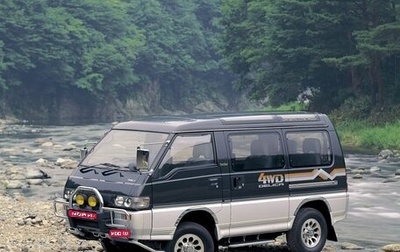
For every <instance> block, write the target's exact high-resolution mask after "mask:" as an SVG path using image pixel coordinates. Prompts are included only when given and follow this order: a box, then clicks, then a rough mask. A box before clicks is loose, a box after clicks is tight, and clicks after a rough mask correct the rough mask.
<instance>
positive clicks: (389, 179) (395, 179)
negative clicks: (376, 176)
mask: <svg viewBox="0 0 400 252" xmlns="http://www.w3.org/2000/svg"><path fill="white" fill-rule="evenodd" d="M393 182H399V179H398V178H388V179H385V180H384V181H382V183H393Z"/></svg>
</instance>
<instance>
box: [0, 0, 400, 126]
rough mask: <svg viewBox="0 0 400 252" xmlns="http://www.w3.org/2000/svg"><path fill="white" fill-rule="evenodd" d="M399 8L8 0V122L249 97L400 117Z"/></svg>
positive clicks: (2, 57) (310, 0)
mask: <svg viewBox="0 0 400 252" xmlns="http://www.w3.org/2000/svg"><path fill="white" fill-rule="evenodd" d="M399 6H400V0H346V1H343V0H224V1H220V0H103V1H98V0H2V3H1V4H0V101H1V102H0V117H3V118H5V117H8V116H15V117H17V118H21V119H28V120H42V121H47V122H61V121H63V120H83V119H89V120H92V121H104V120H110V119H114V118H118V117H130V116H135V115H141V114H162V113H167V112H168V113H174V112H177V113H193V112H196V110H195V109H194V108H195V107H196V106H198V105H199V104H202V103H205V102H207V101H210V102H212V103H213V104H215V106H216V107H218V109H220V110H222V111H224V110H240V109H243V108H245V107H244V106H243V103H246V100H250V101H252V102H253V103H255V104H261V105H263V106H268V105H269V106H273V107H277V106H280V105H282V104H288V103H290V102H303V103H305V104H307V109H308V110H312V111H319V112H324V113H330V114H332V115H333V117H334V118H336V119H341V118H342V117H349V118H352V119H366V118H369V119H371V120H372V121H382V120H383V121H390V120H393V119H395V118H398V117H397V115H400V112H399V111H400V71H399V70H400V57H399V56H400V43H399V41H400V21H399ZM243 97H246V99H243ZM213 109H214V108H213Z"/></svg>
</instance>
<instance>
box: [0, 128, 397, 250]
mask: <svg viewBox="0 0 400 252" xmlns="http://www.w3.org/2000/svg"><path fill="white" fill-rule="evenodd" d="M7 127H8V126H7ZM34 130H36V129H34ZM14 131H15V130H13V131H8V130H7V128H6V126H3V125H1V123H0V133H3V134H10V133H9V132H14ZM15 132H17V131H15ZM28 133H36V132H33V129H28ZM89 133H90V132H89ZM96 134H97V133H96ZM96 136H97V135H96ZM96 136H95V137H96ZM75 138H76V137H75ZM78 140H82V141H87V139H80V138H78ZM26 145H27V144H26V143H25V142H22V143H21V146H19V145H14V147H4V146H3V147H1V146H0V154H2V157H4V159H2V158H0V206H1V207H0V252H6V251H7V252H21V251H22V252H41V251H43V252H46V251H49V252H50V251H52V252H53V251H71V252H72V251H88V252H94V251H98V252H100V251H103V249H102V247H101V246H100V243H99V242H97V241H82V240H79V239H77V238H75V237H74V236H72V235H71V234H69V233H68V232H66V228H65V221H64V220H63V219H60V218H58V217H56V216H55V215H54V213H53V204H52V198H54V197H55V196H56V195H57V194H58V193H59V192H60V191H62V186H63V183H64V181H65V178H66V176H67V175H68V174H69V173H70V172H71V169H73V168H74V167H75V166H76V165H77V162H78V161H77V159H78V157H76V153H78V152H79V151H78V148H77V147H75V146H81V144H80V143H79V144H76V143H75V142H71V141H70V139H68V140H67V141H65V142H58V140H57V139H56V138H54V137H52V138H41V139H32V142H31V143H30V144H29V145H28V146H26ZM22 146H23V147H22ZM381 154H382V153H381ZM383 154H384V155H383ZM383 154H382V156H385V157H384V158H387V157H388V156H389V157H390V156H391V157H393V156H394V155H393V153H390V152H389V153H387V152H386V153H383ZM25 156H29V157H30V160H33V161H29V162H27V163H25V164H21V163H16V162H13V160H19V159H21V158H23V157H25ZM49 157H51V158H49ZM375 172H379V167H371V168H370V169H353V170H349V178H351V179H353V180H362V179H363V176H370V174H371V173H375ZM395 175H397V176H390V177H388V178H387V180H386V178H385V181H384V182H385V183H389V182H392V183H398V181H399V178H400V170H399V171H397V172H396V174H395ZM27 191H29V192H30V197H27V193H26V192H27ZM32 195H33V196H32ZM236 251H263V252H266V251H269V252H270V251H276V252H286V251H288V249H287V247H286V245H285V240H284V239H283V238H282V237H281V238H280V239H278V240H277V241H276V243H275V244H272V245H271V246H268V247H264V248H250V249H248V250H243V249H241V250H236ZM324 251H325V252H328V251H329V252H330V251H384V252H396V251H397V252H400V244H388V245H386V246H383V247H382V248H379V249H377V250H365V249H364V248H363V247H361V246H358V245H357V244H351V243H333V242H328V243H327V245H326V247H325V249H324Z"/></svg>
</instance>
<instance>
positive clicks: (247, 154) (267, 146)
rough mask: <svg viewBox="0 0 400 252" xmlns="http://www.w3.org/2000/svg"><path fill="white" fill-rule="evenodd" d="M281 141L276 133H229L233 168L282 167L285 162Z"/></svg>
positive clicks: (260, 168) (243, 169)
mask: <svg viewBox="0 0 400 252" xmlns="http://www.w3.org/2000/svg"><path fill="white" fill-rule="evenodd" d="M281 143H282V142H281V138H280V135H279V134H278V133H257V134H231V135H229V144H230V149H231V161H232V168H233V170H234V171H250V170H264V169H274V168H275V169H276V168H282V167H283V166H284V165H285V162H284V156H283V150H282V144H281Z"/></svg>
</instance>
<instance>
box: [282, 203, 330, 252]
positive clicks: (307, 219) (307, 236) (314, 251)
mask: <svg viewBox="0 0 400 252" xmlns="http://www.w3.org/2000/svg"><path fill="white" fill-rule="evenodd" d="M327 233H328V228H327V224H326V220H325V217H324V216H323V215H322V214H321V212H319V211H318V210H316V209H314V208H302V209H300V210H299V212H298V213H297V216H296V219H295V220H294V223H293V227H292V229H291V230H289V231H288V232H287V234H286V239H287V244H288V246H289V248H290V250H291V251H294V252H319V251H321V250H322V249H323V247H324V246H325V242H326V237H327Z"/></svg>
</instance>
